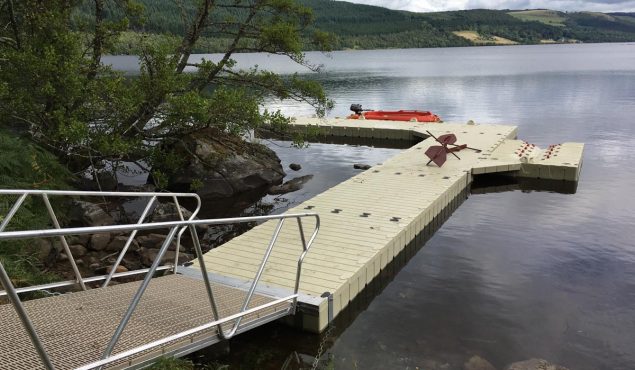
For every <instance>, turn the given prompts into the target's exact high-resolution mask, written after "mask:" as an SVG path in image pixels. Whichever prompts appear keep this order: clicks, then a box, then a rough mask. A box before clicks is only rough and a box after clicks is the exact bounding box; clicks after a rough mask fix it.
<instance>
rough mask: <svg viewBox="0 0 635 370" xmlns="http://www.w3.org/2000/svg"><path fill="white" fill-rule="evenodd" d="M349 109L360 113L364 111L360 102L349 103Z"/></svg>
mask: <svg viewBox="0 0 635 370" xmlns="http://www.w3.org/2000/svg"><path fill="white" fill-rule="evenodd" d="M351 110H352V111H353V112H355V114H362V112H363V111H364V110H363V109H362V105H361V104H351Z"/></svg>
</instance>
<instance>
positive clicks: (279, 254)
mask: <svg viewBox="0 0 635 370" xmlns="http://www.w3.org/2000/svg"><path fill="white" fill-rule="evenodd" d="M310 126H313V127H312V128H314V127H315V126H317V127H319V130H320V136H321V138H322V141H329V140H332V141H340V140H391V141H392V140H404V141H408V142H412V143H416V142H417V141H418V140H421V139H422V138H423V139H424V140H423V141H420V142H418V143H416V144H414V145H413V146H412V147H410V148H409V149H407V150H405V151H403V152H402V153H400V154H398V155H396V156H395V157H393V158H391V159H389V160H387V161H386V162H385V163H383V164H381V165H377V166H375V167H373V168H371V169H369V170H367V171H365V172H363V173H361V174H359V175H357V176H355V177H353V178H351V179H349V180H347V181H345V182H343V183H341V184H339V185H337V186H335V187H333V188H331V189H329V190H327V191H325V192H324V193H322V194H319V195H317V196H316V197H314V198H312V199H310V200H308V201H306V202H304V203H303V204H301V205H299V206H297V207H295V208H293V209H291V210H289V212H291V213H296V212H316V213H318V214H319V215H320V217H321V220H322V226H321V230H320V235H319V237H318V238H317V239H316V240H315V243H314V245H313V248H312V250H311V253H310V254H309V255H308V256H307V258H306V260H305V264H304V265H303V270H302V274H303V275H302V280H301V283H300V308H301V315H300V317H296V318H295V323H296V324H298V325H301V326H302V327H303V328H305V329H307V330H311V331H321V330H323V329H324V328H325V327H326V326H327V324H328V299H327V298H325V297H324V296H323V295H324V293H325V292H329V293H331V294H332V295H333V315H334V316H337V315H338V314H339V313H340V312H345V311H344V309H345V308H346V307H347V306H348V305H349V304H350V303H351V302H355V300H354V299H355V297H357V296H358V295H359V294H360V293H362V292H364V289H365V287H367V286H368V285H369V284H370V283H371V282H372V281H373V279H374V278H375V277H377V276H379V275H380V274H381V272H382V271H383V270H384V269H385V268H386V266H388V265H389V264H390V262H391V261H393V260H394V259H395V258H396V257H397V256H403V255H404V254H402V251H403V250H404V249H406V246H408V245H412V242H413V241H416V239H417V237H418V236H419V235H425V234H426V233H428V232H429V230H434V226H433V225H435V224H438V222H439V221H438V220H439V219H445V217H446V216H447V215H448V214H449V212H451V210H453V209H454V208H456V207H457V206H458V204H460V203H461V202H462V201H463V199H464V198H465V197H466V196H467V192H468V191H469V189H470V186H471V184H472V183H473V182H474V180H475V178H477V177H479V175H485V176H483V177H487V178H489V179H490V180H491V177H492V176H494V175H495V174H496V175H500V176H503V177H504V178H506V179H508V180H509V179H511V180H509V181H508V182H507V183H504V186H505V188H502V187H500V186H501V185H500V183H499V184H498V185H496V186H494V185H493V184H492V185H491V186H490V185H488V186H482V184H483V183H485V184H487V181H485V182H483V181H479V184H478V185H479V186H480V187H478V188H476V189H475V192H479V191H481V192H489V191H502V190H505V189H524V190H529V189H536V190H541V189H542V188H544V189H545V190H551V191H561V192H575V184H576V182H577V181H578V179H579V174H580V168H581V164H582V163H581V161H582V151H583V144H577V143H564V144H558V145H553V146H549V147H548V148H545V149H540V148H538V147H536V146H534V145H532V144H529V143H526V142H523V141H520V140H516V135H517V128H516V127H514V126H505V125H470V124H467V125H466V124H425V123H417V122H390V121H371V120H345V119H329V120H321V119H298V120H296V121H295V122H294V123H293V124H292V130H296V131H300V132H301V131H304V130H306V129H308V128H309V127H310ZM427 131H429V132H430V133H431V134H433V135H434V136H436V137H440V136H442V135H445V134H450V133H452V134H454V135H455V136H456V138H457V141H456V143H457V144H467V145H468V146H469V147H472V148H477V149H480V150H481V151H480V152H477V151H473V150H469V149H464V150H461V151H459V152H456V153H455V154H457V155H458V156H459V157H460V160H459V159H457V158H454V157H453V156H451V155H448V156H447V158H448V159H447V161H446V162H445V163H444V164H443V166H442V167H437V166H435V165H434V164H431V165H426V163H427V162H428V161H429V158H428V157H426V155H425V154H424V153H425V152H426V151H427V150H428V148H430V147H431V146H433V145H438V143H436V142H435V141H434V139H432V138H429V137H428V136H429V135H428V134H427V133H426V132H427ZM309 225H310V226H309V227H311V226H313V225H311V224H310V222H309ZM274 227H275V224H274V223H272V222H266V223H264V224H261V225H259V226H257V227H255V228H254V229H252V230H251V231H249V232H247V233H245V234H243V235H241V236H238V237H236V238H234V239H233V240H231V241H229V242H228V243H226V244H224V245H222V246H220V247H218V248H216V249H214V250H212V251H210V252H208V253H207V254H206V255H205V261H206V266H207V269H208V271H210V272H211V274H212V277H213V278H215V279H216V280H217V281H221V282H223V283H225V284H229V285H237V286H239V285H241V284H244V283H245V281H247V280H248V279H249V277H250V276H253V274H254V272H255V271H256V270H257V267H258V261H256V260H255V259H254V258H252V257H251V256H254V255H261V254H262V246H261V244H262V239H263V238H267V237H268V236H269V235H271V233H272V231H273V230H274ZM278 243H279V244H280V245H279V246H277V249H276V250H275V251H274V252H273V254H272V256H271V260H270V265H269V266H268V268H267V269H266V270H265V273H264V275H263V277H262V280H261V281H262V284H263V286H261V290H262V291H263V292H270V293H271V292H276V293H277V294H282V293H283V292H285V291H289V290H292V289H293V286H292V285H290V283H289V282H292V281H293V274H294V271H295V266H294V263H295V262H294V261H296V260H297V250H298V249H297V245H298V244H299V243H301V240H300V239H299V238H298V235H297V232H296V233H295V234H294V233H293V232H292V231H289V232H286V231H285V230H283V231H282V233H281V235H280V238H279V241H278ZM193 268H196V265H194V266H193ZM348 312H350V310H348Z"/></svg>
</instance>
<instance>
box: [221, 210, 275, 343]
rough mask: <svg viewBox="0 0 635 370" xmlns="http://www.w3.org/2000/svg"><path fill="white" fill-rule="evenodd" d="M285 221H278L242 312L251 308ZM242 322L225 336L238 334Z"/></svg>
mask: <svg viewBox="0 0 635 370" xmlns="http://www.w3.org/2000/svg"><path fill="white" fill-rule="evenodd" d="M284 220H285V219H284V218H280V219H279V221H278V225H277V226H276V229H275V230H274V232H273V236H272V237H271V241H270V242H269V246H268V247H267V250H266V251H265V255H264V256H263V257H262V261H261V262H260V267H259V268H258V272H257V273H256V276H255V277H254V281H253V282H252V283H251V286H250V287H249V291H248V292H247V295H246V296H245V301H244V302H243V305H242V307H241V308H240V311H241V312H242V311H244V310H246V309H247V307H248V306H249V303H250V302H251V297H252V296H253V295H254V292H255V291H256V287H257V286H258V282H259V281H260V277H261V276H262V272H263V271H264V270H265V265H266V264H267V261H268V260H269V256H271V251H272V250H273V246H274V244H276V240H278V235H280V230H281V229H282V225H283V224H284ZM241 321H242V317H239V318H238V319H237V320H236V322H235V323H234V327H233V328H232V330H231V331H230V332H229V334H226V335H225V336H226V337H227V339H229V338H231V337H232V336H233V335H234V334H235V333H236V331H237V330H238V326H240V322H241Z"/></svg>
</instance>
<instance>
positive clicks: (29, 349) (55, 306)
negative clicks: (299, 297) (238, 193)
mask: <svg viewBox="0 0 635 370" xmlns="http://www.w3.org/2000/svg"><path fill="white" fill-rule="evenodd" d="M139 284H140V282H132V283H126V284H120V285H115V286H111V287H108V288H103V289H92V290H88V291H83V292H77V293H70V294H65V295H61V296H56V297H48V298H44V299H36V300H31V301H27V302H24V306H25V307H26V309H27V312H28V314H29V315H30V317H31V319H32V320H33V324H34V326H35V328H36V330H37V332H38V334H39V336H40V338H41V340H42V342H43V345H44V347H45V349H46V351H47V352H48V354H49V356H50V357H51V360H52V362H53V365H54V366H55V368H56V369H71V368H76V367H79V366H82V365H86V364H88V363H90V362H93V361H97V360H99V359H100V356H101V354H102V353H103V351H104V349H105V348H106V345H107V343H108V341H109V340H110V338H111V337H112V335H113V333H114V331H115V328H116V327H117V325H118V324H119V321H120V320H121V318H122V316H123V314H124V312H125V311H126V309H127V308H128V305H129V304H130V300H131V299H132V296H133V295H134V293H135V292H136V290H137V288H138V287H139ZM213 289H214V293H215V294H216V295H217V297H218V304H219V310H220V312H219V314H220V315H221V317H227V316H229V315H231V314H235V313H237V312H239V311H240V305H241V304H242V302H243V299H244V297H245V292H244V291H242V290H238V289H234V288H228V287H225V286H220V285H217V284H214V286H213ZM273 300H275V299H274V298H270V297H266V296H263V295H255V296H254V297H253V299H252V303H251V305H250V306H251V307H254V306H257V305H262V304H265V303H268V302H271V301H273ZM288 308H289V305H288V304H285V303H283V304H282V305H281V306H277V305H276V306H273V307H271V308H269V309H267V310H263V311H260V312H259V313H258V314H257V315H256V314H252V315H250V316H246V318H245V319H244V320H243V323H241V326H246V325H249V322H250V321H253V320H254V319H255V318H256V317H263V316H267V315H271V316H272V319H274V318H276V317H279V316H282V315H276V312H280V313H283V314H284V312H286V311H287V310H288ZM211 312H212V311H211V309H210V303H209V300H208V297H207V294H206V291H205V288H204V284H203V280H197V279H193V278H189V277H184V276H180V275H168V276H164V277H160V278H155V279H152V281H151V283H150V285H149V286H148V289H147V291H146V293H145V294H144V295H143V297H142V299H141V302H140V303H139V306H138V307H137V310H136V311H135V313H134V314H133V316H132V319H131V321H130V322H129V324H128V326H127V327H126V329H125V331H124V333H123V335H122V337H121V339H120V340H119V343H118V344H117V346H116V347H115V350H114V352H113V354H117V353H119V352H123V351H125V350H128V349H131V348H134V347H136V346H140V345H143V344H146V343H149V342H152V341H154V340H158V339H162V338H165V337H168V336H170V335H174V334H178V333H180V332H182V331H184V330H187V329H191V328H194V327H197V326H200V325H203V324H206V323H208V322H211V321H213V320H214V319H213V317H212V313H211ZM0 322H1V323H2V341H0V369H11V370H32V369H43V368H44V367H43V365H42V363H41V362H40V358H39V357H38V355H37V352H36V351H35V349H34V347H33V344H32V343H31V341H30V340H29V337H28V336H27V335H26V332H25V330H24V328H23V326H22V324H21V322H20V320H19V319H18V316H17V315H16V313H15V310H14V309H13V306H12V305H10V304H5V305H0ZM231 324H232V322H230V323H227V324H224V326H223V328H224V329H225V330H228V329H229V328H230V327H231V326H230V325H231ZM215 330H216V329H215V328H212V329H209V330H207V331H204V332H201V333H199V334H196V335H195V336H191V337H188V338H184V339H182V340H179V341H174V342H171V343H168V344H166V345H165V346H163V347H161V348H159V349H156V350H154V351H151V352H147V353H141V354H139V355H137V356H136V357H133V358H132V359H130V360H125V361H122V362H119V363H117V364H115V365H114V366H111V367H110V368H113V367H114V368H117V367H126V366H131V365H133V364H135V363H139V362H140V361H143V360H144V359H148V358H153V357H156V356H157V355H161V353H162V352H163V351H168V350H170V349H176V348H180V347H185V346H188V345H190V344H192V343H194V342H198V341H208V342H210V343H213V342H214V341H217V337H216V331H215Z"/></svg>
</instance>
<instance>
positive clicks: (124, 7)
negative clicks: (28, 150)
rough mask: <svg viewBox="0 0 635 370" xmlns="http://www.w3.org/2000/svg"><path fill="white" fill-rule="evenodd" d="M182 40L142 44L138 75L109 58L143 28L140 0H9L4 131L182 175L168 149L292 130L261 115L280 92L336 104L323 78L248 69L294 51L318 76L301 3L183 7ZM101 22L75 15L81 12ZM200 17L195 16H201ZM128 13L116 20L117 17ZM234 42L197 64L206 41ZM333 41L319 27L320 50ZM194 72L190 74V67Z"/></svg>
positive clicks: (83, 163)
mask: <svg viewBox="0 0 635 370" xmlns="http://www.w3.org/2000/svg"><path fill="white" fill-rule="evenodd" d="M176 4H177V5H178V6H179V9H181V10H182V11H181V12H180V13H181V14H173V15H172V17H173V19H171V21H172V22H174V21H179V22H181V23H182V29H185V30H186V32H185V33H184V35H183V36H182V38H181V39H180V40H179V41H178V42H176V43H175V42H169V41H157V40H156V39H153V38H143V37H141V38H139V39H138V40H137V41H135V42H138V43H139V45H137V48H136V49H138V50H141V51H142V52H141V55H140V56H139V58H140V68H141V73H140V76H139V77H138V78H126V77H125V76H123V75H122V74H121V73H119V72H116V71H113V70H112V69H111V68H109V67H108V66H106V65H104V64H103V63H102V56H103V55H104V53H105V52H106V51H107V50H109V48H110V47H111V46H112V45H113V44H114V43H115V42H117V40H118V37H119V35H120V34H121V32H123V31H125V30H128V29H137V30H138V29H142V28H143V21H144V18H145V14H144V8H143V6H142V5H141V4H139V3H137V2H135V1H132V0H91V1H78V0H47V1H42V0H20V1H19V2H16V1H13V0H4V1H2V0H0V21H1V22H2V24H3V25H7V26H6V27H4V28H1V29H0V125H2V126H3V127H9V128H11V129H12V130H19V131H21V132H28V133H30V137H32V139H33V140H34V141H35V142H37V143H38V144H40V145H42V146H43V147H45V148H47V149H49V150H50V151H52V152H53V153H55V154H56V155H57V156H58V157H60V158H63V159H64V161H65V163H67V164H68V165H69V166H70V168H72V169H74V170H77V171H79V170H84V169H86V168H93V169H95V168H98V167H99V166H98V165H97V164H98V163H102V164H103V163H107V164H108V165H109V166H108V168H112V166H114V167H116V166H117V165H118V163H120V161H124V160H125V161H142V162H143V163H145V164H146V165H147V166H148V167H152V166H155V165H160V167H161V168H163V169H168V170H169V169H170V168H174V169H175V168H178V166H179V158H178V157H175V156H174V155H171V153H170V150H169V148H170V145H169V144H170V143H174V142H177V141H179V140H180V139H181V138H182V137H184V136H185V135H188V134H191V133H193V132H195V131H198V130H201V129H205V128H216V129H217V132H218V133H219V135H221V136H222V135H241V134H243V133H245V132H246V131H249V130H254V129H262V128H268V129H283V128H284V126H285V125H286V124H287V123H288V120H289V119H288V118H287V117H284V116H283V115H282V114H280V113H279V112H269V111H267V110H264V109H261V108H262V102H263V99H264V98H265V97H267V96H275V97H277V98H280V99H295V100H299V101H304V102H308V103H309V104H311V105H313V106H314V107H315V108H316V110H317V112H318V113H319V114H323V113H324V112H325V111H326V110H327V109H328V108H329V107H330V106H331V102H330V101H329V100H328V99H327V97H326V96H325V94H324V92H323V90H322V88H321V87H320V85H319V84H318V83H316V82H315V81H311V80H304V79H302V78H301V77H300V76H299V75H293V76H280V75H277V74H274V73H271V72H268V71H265V70H260V69H257V68H253V69H249V70H241V69H238V68H237V67H236V63H235V62H234V60H233V59H232V56H233V55H234V54H235V53H239V52H265V53H273V54H278V55H284V56H287V57H289V58H291V59H292V60H293V61H295V62H297V63H300V64H302V65H304V66H306V67H307V68H309V69H311V70H317V67H315V66H312V65H310V64H309V63H308V62H307V60H306V59H305V58H304V54H303V53H302V51H301V47H302V43H303V40H302V37H301V35H302V33H303V32H304V30H305V29H306V28H307V27H308V25H309V24H310V21H311V12H310V10H309V9H308V8H306V7H303V6H301V5H299V4H297V3H296V2H295V0H197V1H194V0H192V1H177V2H176ZM87 6H88V7H90V9H91V12H92V16H91V17H85V16H84V17H83V18H82V19H79V20H78V19H76V18H74V17H75V15H76V14H77V9H78V8H79V7H84V8H85V7H87ZM191 10H193V11H191ZM113 14H114V15H118V16H113ZM202 37H207V38H222V39H223V40H229V42H227V43H226V47H225V50H224V52H223V55H222V57H221V58H220V59H219V60H216V61H211V60H203V61H201V62H198V63H196V64H191V63H190V61H189V57H190V55H191V54H192V52H193V50H194V49H195V47H196V45H197V42H198V41H199V40H200V39H201V38H202ZM327 41H328V37H327V36H326V35H325V34H324V33H322V32H314V33H313V35H312V42H313V43H314V45H315V47H316V48H319V49H326V48H327V47H328V45H327ZM188 67H195V70H196V71H195V72H193V73H186V68H188Z"/></svg>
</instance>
